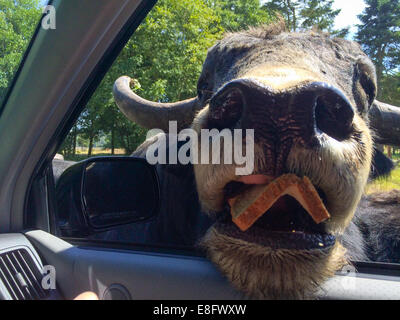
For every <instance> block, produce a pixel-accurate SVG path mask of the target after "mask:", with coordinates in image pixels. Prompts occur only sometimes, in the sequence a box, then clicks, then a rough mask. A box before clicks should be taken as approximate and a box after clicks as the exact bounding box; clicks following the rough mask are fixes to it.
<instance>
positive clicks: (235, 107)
mask: <svg viewBox="0 0 400 320" xmlns="http://www.w3.org/2000/svg"><path fill="white" fill-rule="evenodd" d="M243 107H244V95H243V93H242V91H241V90H240V89H239V88H231V89H230V90H227V91H225V92H223V93H222V94H219V95H217V96H215V97H214V98H212V99H211V102H210V122H211V124H212V126H213V127H215V128H217V129H219V128H232V127H233V126H235V124H236V123H237V122H238V121H239V120H240V118H241V116H242V111H243Z"/></svg>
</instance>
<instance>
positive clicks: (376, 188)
mask: <svg viewBox="0 0 400 320" xmlns="http://www.w3.org/2000/svg"><path fill="white" fill-rule="evenodd" d="M87 152H88V149H87V148H77V150H76V154H75V155H74V156H73V155H70V156H68V157H66V158H65V160H70V161H81V160H84V159H87V158H88V156H87ZM110 155H111V149H102V148H93V151H92V156H110ZM115 155H125V150H124V149H115ZM392 160H393V161H394V162H400V161H399V160H400V155H398V154H396V155H393V156H392ZM392 189H399V190H400V164H398V165H397V166H396V168H395V169H394V170H393V171H392V173H391V175H390V176H389V177H386V178H380V179H377V180H375V181H374V182H371V183H369V184H368V186H367V188H366V193H367V194H370V193H374V192H383V191H390V190H392Z"/></svg>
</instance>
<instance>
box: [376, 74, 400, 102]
mask: <svg viewBox="0 0 400 320" xmlns="http://www.w3.org/2000/svg"><path fill="white" fill-rule="evenodd" d="M380 85H381V98H382V101H384V102H386V103H389V104H392V105H395V106H400V72H397V73H395V74H390V73H388V74H386V75H384V76H383V77H382V79H381V83H380Z"/></svg>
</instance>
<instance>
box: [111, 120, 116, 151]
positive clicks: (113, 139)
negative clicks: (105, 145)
mask: <svg viewBox="0 0 400 320" xmlns="http://www.w3.org/2000/svg"><path fill="white" fill-rule="evenodd" d="M111 154H112V155H114V154H115V129H114V126H113V127H112V129H111Z"/></svg>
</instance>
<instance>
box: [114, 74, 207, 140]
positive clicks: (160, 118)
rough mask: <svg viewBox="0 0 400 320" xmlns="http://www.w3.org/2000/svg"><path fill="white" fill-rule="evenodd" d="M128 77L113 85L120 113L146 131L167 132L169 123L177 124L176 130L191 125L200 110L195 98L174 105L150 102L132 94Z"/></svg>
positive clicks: (130, 80)
mask: <svg viewBox="0 0 400 320" xmlns="http://www.w3.org/2000/svg"><path fill="white" fill-rule="evenodd" d="M132 81H133V80H132V79H131V78H130V77H127V76H123V77H120V78H119V79H118V80H117V81H115V84H114V90H113V93H114V99H115V102H116V103H117V105H118V107H119V109H120V110H121V111H122V113H123V114H124V115H125V116H126V117H127V118H128V119H129V120H131V121H133V122H135V123H137V124H139V125H140V126H142V127H144V128H147V129H161V130H163V131H166V132H167V131H168V128H169V121H177V122H178V130H180V129H183V128H186V127H188V126H190V125H191V123H192V122H193V119H194V117H195V115H196V112H197V111H198V110H199V109H200V108H201V106H200V103H199V100H198V99H197V98H192V99H187V100H183V101H179V102H174V103H160V102H152V101H148V100H146V99H143V98H141V97H139V96H138V95H136V94H135V93H133V92H132V90H131V88H130V84H131V82H132Z"/></svg>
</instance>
